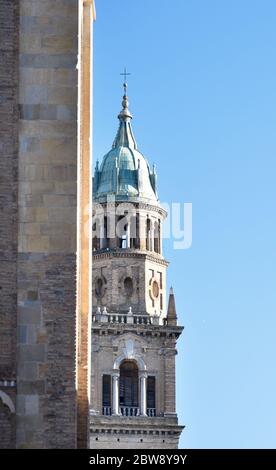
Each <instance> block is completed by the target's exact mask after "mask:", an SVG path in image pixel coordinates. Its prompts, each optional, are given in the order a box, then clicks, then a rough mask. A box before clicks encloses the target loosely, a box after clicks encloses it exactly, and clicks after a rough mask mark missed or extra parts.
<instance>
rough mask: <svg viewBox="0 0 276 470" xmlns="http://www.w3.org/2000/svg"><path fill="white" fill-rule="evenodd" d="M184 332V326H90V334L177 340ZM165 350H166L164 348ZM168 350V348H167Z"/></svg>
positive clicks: (115, 324) (97, 324)
mask: <svg viewBox="0 0 276 470" xmlns="http://www.w3.org/2000/svg"><path fill="white" fill-rule="evenodd" d="M183 330H184V326H169V325H163V326H160V325H143V324H140V325H132V324H126V323H121V324H118V323H114V324H113V323H98V322H94V323H93V324H92V332H93V333H96V334H100V335H101V334H111V335H114V334H115V335H117V334H125V333H134V334H136V335H138V336H152V337H155V336H159V337H161V336H162V337H166V338H175V339H178V338H179V336H180V335H181V333H182V331H183ZM166 349H167V348H166ZM168 349H169V348H168Z"/></svg>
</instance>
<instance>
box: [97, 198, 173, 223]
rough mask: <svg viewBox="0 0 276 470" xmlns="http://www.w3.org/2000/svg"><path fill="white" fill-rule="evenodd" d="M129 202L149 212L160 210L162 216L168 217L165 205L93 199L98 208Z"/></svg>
mask: <svg viewBox="0 0 276 470" xmlns="http://www.w3.org/2000/svg"><path fill="white" fill-rule="evenodd" d="M129 204H131V205H132V206H134V207H135V208H136V209H138V210H139V209H140V210H143V211H145V212H146V211H148V212H158V214H161V215H162V217H163V218H164V219H165V218H166V217H167V212H166V211H165V209H163V207H161V206H158V205H156V206H155V205H153V204H147V203H145V202H135V201H120V202H119V201H116V202H102V203H100V202H96V201H93V208H94V209H96V210H97V208H103V207H106V206H108V205H109V206H114V205H115V206H116V207H117V206H126V207H127V206H128V205H129Z"/></svg>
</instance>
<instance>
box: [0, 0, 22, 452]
mask: <svg viewBox="0 0 276 470" xmlns="http://www.w3.org/2000/svg"><path fill="white" fill-rule="evenodd" d="M18 26H19V18H18V1H17V0H14V1H10V0H0V213H1V221H0V351H1V354H0V383H4V382H5V381H7V380H15V378H16V362H15V359H16V358H15V351H16V303H17V293H16V259H17V167H18V153H17V152H18V104H17V103H18V101H17V96H18V29H19V28H18ZM1 390H2V391H4V392H5V393H7V394H8V395H9V397H10V398H11V400H12V401H13V403H15V391H14V389H12V390H10V389H7V388H6V387H4V386H1V384H0V391H1ZM14 421H15V418H14V414H12V413H11V412H10V410H9V409H8V408H7V407H6V406H4V405H3V403H2V401H1V400H0V423H1V424H0V448H5V447H9V448H14V447H15V423H14Z"/></svg>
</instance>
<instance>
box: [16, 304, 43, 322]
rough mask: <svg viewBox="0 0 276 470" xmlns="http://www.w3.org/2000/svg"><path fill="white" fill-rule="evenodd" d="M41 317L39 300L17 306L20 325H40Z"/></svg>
mask: <svg viewBox="0 0 276 470" xmlns="http://www.w3.org/2000/svg"><path fill="white" fill-rule="evenodd" d="M41 319H42V317H41V304H40V302H26V304H25V305H24V306H19V307H18V323H19V324H20V325H40V324H41Z"/></svg>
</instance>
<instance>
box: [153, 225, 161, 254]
mask: <svg viewBox="0 0 276 470" xmlns="http://www.w3.org/2000/svg"><path fill="white" fill-rule="evenodd" d="M154 251H155V253H160V225H159V222H155V223H154Z"/></svg>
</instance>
